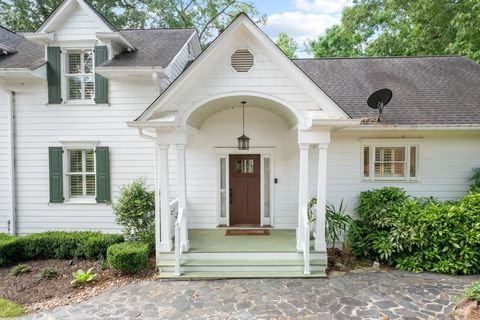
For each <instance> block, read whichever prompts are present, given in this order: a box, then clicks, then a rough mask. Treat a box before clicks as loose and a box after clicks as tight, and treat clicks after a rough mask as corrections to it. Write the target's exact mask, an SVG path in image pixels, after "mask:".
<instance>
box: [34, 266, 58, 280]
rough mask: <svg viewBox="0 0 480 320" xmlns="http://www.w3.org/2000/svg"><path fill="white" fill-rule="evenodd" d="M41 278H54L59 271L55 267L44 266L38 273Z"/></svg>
mask: <svg viewBox="0 0 480 320" xmlns="http://www.w3.org/2000/svg"><path fill="white" fill-rule="evenodd" d="M38 277H39V278H40V279H53V278H56V277H58V272H57V270H55V269H54V268H49V267H46V268H43V269H42V270H41V271H40V273H39V274H38Z"/></svg>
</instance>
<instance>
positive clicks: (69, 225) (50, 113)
mask: <svg viewBox="0 0 480 320" xmlns="http://www.w3.org/2000/svg"><path fill="white" fill-rule="evenodd" d="M109 84H110V88H109V89H110V91H109V96H110V103H111V106H60V105H58V106H46V101H47V90H46V89H47V88H46V84H44V85H41V86H40V85H39V86H35V87H29V88H28V91H25V92H17V95H16V103H17V107H16V108H17V112H16V116H17V117H16V121H17V124H16V131H17V136H16V159H17V160H16V163H17V177H16V180H17V201H18V203H17V215H18V224H17V228H18V232H19V233H31V232H40V231H44V230H55V229H72V230H77V229H95V230H101V231H104V232H114V231H118V230H119V228H118V226H116V225H115V224H114V215H113V214H112V210H111V207H110V206H108V205H105V204H91V205H87V204H84V205H78V204H77V205H73V204H49V203H48V202H49V185H48V147H49V146H60V143H59V142H60V141H62V140H95V141H98V142H99V145H102V146H108V147H110V170H111V190H112V196H113V199H115V197H116V195H117V194H118V191H119V189H120V187H121V186H122V185H124V184H127V183H130V182H132V181H133V180H134V179H135V178H137V177H139V176H145V177H147V179H148V183H149V184H150V185H151V186H153V180H152V179H153V172H154V169H153V167H154V166H153V157H154V152H153V142H152V141H149V140H146V139H142V138H140V137H139V135H138V133H137V131H136V130H135V129H131V128H128V127H127V125H126V121H131V120H133V119H135V118H136V117H137V116H138V115H139V114H140V113H141V112H142V111H143V110H144V109H145V106H147V105H148V104H149V103H150V102H151V101H152V100H153V99H154V98H155V96H156V94H157V88H156V86H155V85H154V83H153V82H151V81H148V82H142V81H138V80H135V79H131V80H130V81H128V82H127V81H122V82H120V81H113V80H111V81H110V82H109ZM2 188H3V187H2Z"/></svg>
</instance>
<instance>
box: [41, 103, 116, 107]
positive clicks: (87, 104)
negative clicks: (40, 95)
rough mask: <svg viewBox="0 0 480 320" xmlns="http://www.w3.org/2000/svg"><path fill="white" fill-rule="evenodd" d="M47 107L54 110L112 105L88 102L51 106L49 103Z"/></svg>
mask: <svg viewBox="0 0 480 320" xmlns="http://www.w3.org/2000/svg"><path fill="white" fill-rule="evenodd" d="M45 106H47V107H52V108H65V107H72V108H76V107H102V108H106V107H110V103H98V104H97V103H87V102H82V103H77V102H75V103H73V102H65V103H59V104H51V103H47V104H46V105H45Z"/></svg>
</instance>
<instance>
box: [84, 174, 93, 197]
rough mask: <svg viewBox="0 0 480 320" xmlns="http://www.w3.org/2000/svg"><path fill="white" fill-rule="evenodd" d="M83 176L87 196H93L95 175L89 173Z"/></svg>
mask: <svg viewBox="0 0 480 320" xmlns="http://www.w3.org/2000/svg"><path fill="white" fill-rule="evenodd" d="M85 178H86V183H87V196H94V195H95V175H94V174H89V175H87V176H86V177H85Z"/></svg>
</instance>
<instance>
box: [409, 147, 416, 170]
mask: <svg viewBox="0 0 480 320" xmlns="http://www.w3.org/2000/svg"><path fill="white" fill-rule="evenodd" d="M416 176H417V147H410V177H416Z"/></svg>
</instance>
